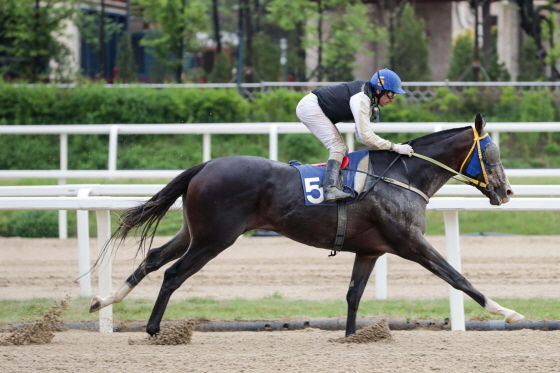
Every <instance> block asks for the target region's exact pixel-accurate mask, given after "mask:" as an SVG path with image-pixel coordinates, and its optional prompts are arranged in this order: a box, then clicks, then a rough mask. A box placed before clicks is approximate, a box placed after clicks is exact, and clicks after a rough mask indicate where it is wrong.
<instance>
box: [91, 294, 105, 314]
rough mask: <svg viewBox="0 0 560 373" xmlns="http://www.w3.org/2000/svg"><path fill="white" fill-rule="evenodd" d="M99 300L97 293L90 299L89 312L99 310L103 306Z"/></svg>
mask: <svg viewBox="0 0 560 373" xmlns="http://www.w3.org/2000/svg"><path fill="white" fill-rule="evenodd" d="M101 300H102V299H101V297H100V296H99V295H97V296H96V297H95V298H93V299H92V300H91V303H90V305H89V313H92V312H95V311H99V310H100V309H101V308H103V307H101Z"/></svg>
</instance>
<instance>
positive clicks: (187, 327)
mask: <svg viewBox="0 0 560 373" xmlns="http://www.w3.org/2000/svg"><path fill="white" fill-rule="evenodd" d="M194 325H195V320H194V319H187V320H182V321H179V322H176V323H173V324H171V325H169V326H168V327H166V328H165V329H163V330H162V331H161V332H160V333H159V334H157V335H155V336H153V337H152V336H148V337H146V338H144V339H140V340H133V339H129V340H128V344H129V345H182V344H188V343H191V338H192V335H193V331H194Z"/></svg>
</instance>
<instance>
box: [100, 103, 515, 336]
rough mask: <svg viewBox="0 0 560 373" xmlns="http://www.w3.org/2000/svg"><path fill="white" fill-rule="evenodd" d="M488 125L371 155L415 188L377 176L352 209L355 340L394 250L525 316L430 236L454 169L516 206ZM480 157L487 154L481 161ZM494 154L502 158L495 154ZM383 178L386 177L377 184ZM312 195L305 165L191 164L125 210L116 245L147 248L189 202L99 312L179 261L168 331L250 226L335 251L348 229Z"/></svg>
mask: <svg viewBox="0 0 560 373" xmlns="http://www.w3.org/2000/svg"><path fill="white" fill-rule="evenodd" d="M485 125H486V120H485V119H484V117H483V116H482V115H480V114H478V115H477V116H476V119H475V124H474V125H473V126H468V127H462V128H454V129H448V130H444V131H440V132H435V133H432V134H429V135H426V136H422V137H419V138H416V139H413V140H411V141H409V142H408V143H409V144H411V145H412V146H413V148H414V151H415V153H414V154H416V155H417V157H402V156H400V155H397V156H396V157H395V153H394V152H390V151H384V150H371V151H369V160H370V163H371V164H370V166H371V168H370V170H373V173H370V175H368V177H371V178H376V176H377V175H376V173H381V175H384V177H388V178H392V179H393V180H399V181H400V182H401V183H403V182H404V183H405V184H407V185H408V188H404V187H400V186H398V185H394V184H392V183H384V182H377V183H375V184H374V187H373V188H372V190H371V191H369V192H368V193H366V194H365V196H364V195H362V196H361V197H363V198H361V199H359V200H357V201H355V202H353V203H350V204H347V205H346V207H347V225H346V232H345V240H344V245H343V247H342V248H341V250H342V251H345V252H352V253H355V259H354V265H353V269H352V274H351V279H350V286H349V289H348V292H347V295H346V301H347V306H348V309H347V322H346V336H349V335H352V334H355V333H356V315H357V311H358V306H359V303H360V299H361V297H362V294H363V292H364V289H365V287H366V284H367V281H368V279H369V277H370V274H371V272H372V270H373V268H374V266H375V262H376V260H377V259H378V258H379V257H380V256H381V255H383V254H385V253H390V254H394V255H398V256H399V257H401V258H404V259H407V260H411V261H414V262H416V263H418V264H420V265H421V266H423V267H424V268H426V269H427V270H429V271H430V272H432V273H433V274H435V275H436V276H438V277H440V278H441V279H443V280H444V281H445V282H447V283H449V284H450V285H451V286H453V287H454V288H455V289H458V290H461V291H463V292H464V293H466V294H467V295H469V296H470V297H471V298H472V299H474V300H475V301H476V302H477V303H478V304H480V306H482V307H483V308H485V309H486V310H487V311H488V312H489V313H490V314H493V315H501V316H503V317H504V318H505V321H506V322H508V323H513V322H516V321H519V320H522V319H523V318H524V317H523V316H522V315H520V314H519V313H517V312H515V311H514V310H510V309H507V308H504V307H502V306H500V305H499V304H498V303H496V302H495V301H493V300H491V299H490V298H488V297H486V296H485V295H483V294H482V293H480V292H479V291H478V290H476V289H475V288H474V287H473V285H471V283H470V282H469V281H468V280H467V279H466V278H465V277H464V276H463V275H461V274H460V273H459V272H457V271H456V270H455V269H454V268H453V267H452V266H451V265H450V264H449V263H448V262H447V261H446V260H445V259H444V257H443V256H442V255H440V254H439V253H438V252H437V251H436V250H435V249H434V247H433V246H432V245H431V244H430V243H429V242H428V241H427V239H426V237H425V236H424V233H425V231H426V205H427V203H428V201H427V200H426V199H425V198H423V197H422V195H421V194H422V192H423V193H424V194H425V196H427V198H430V197H432V196H433V195H434V194H435V193H436V192H437V190H438V189H440V188H441V187H442V186H443V185H444V184H445V183H446V182H447V181H448V180H449V179H450V178H451V177H452V176H454V175H453V174H460V175H463V176H464V177H465V178H467V179H468V180H469V181H468V183H469V184H472V185H473V186H474V187H476V188H477V189H479V190H480V191H481V192H482V194H483V195H485V196H486V197H488V199H489V201H490V204H492V205H501V204H503V203H506V202H508V201H509V199H510V197H511V196H512V195H513V190H512V188H511V185H510V183H509V181H508V179H507V177H506V175H505V172H504V169H503V166H502V164H501V162H500V161H499V152H498V150H497V147H496V146H495V145H494V144H493V143H491V140H489V137H487V134H486V133H485V132H484V127H485ZM485 137H486V141H490V143H491V145H494V147H493V148H492V147H489V151H488V152H483V151H482V149H481V146H480V144H481V140H480V139H482V138H485ZM486 145H487V144H486ZM473 150H474V151H473ZM476 150H478V151H476ZM492 150H493V151H492ZM477 153H478V156H479V157H478V158H480V159H476V154H477ZM486 153H489V154H486ZM483 155H484V159H483ZM486 155H489V156H488V158H492V159H493V161H492V160H487V159H486ZM420 157H422V158H424V159H422V158H420ZM398 159H400V161H397V160H398ZM426 160H430V162H427V161H426ZM479 162H480V163H479ZM488 162H490V163H488ZM465 164H469V165H473V164H474V165H475V166H476V167H478V168H479V170H480V171H481V172H480V174H479V175H471V176H472V177H467V176H465V175H464V174H461V172H459V171H462V169H463V168H464V166H465ZM476 167H475V168H476ZM379 179H382V177H378V178H376V181H379ZM412 189H416V190H417V191H420V193H414V192H413V191H411V190H412ZM302 196H303V195H302V183H301V179H300V176H299V173H298V170H297V169H296V168H294V167H292V166H290V165H288V164H284V163H281V162H277V161H272V160H268V159H265V158H260V157H253V156H231V157H223V158H218V159H213V160H210V161H208V162H205V163H202V164H199V165H197V166H194V167H192V168H189V169H187V170H186V171H184V172H182V173H181V174H180V175H178V176H177V177H175V178H174V179H173V180H172V181H171V182H169V184H167V185H166V186H165V187H164V188H163V189H162V190H161V191H159V192H158V193H157V194H155V195H154V196H153V197H151V199H149V200H148V201H147V202H145V203H143V204H140V205H138V206H136V207H132V208H130V209H128V210H126V211H124V212H123V214H122V215H121V218H120V223H119V225H118V227H117V229H116V231H115V232H114V233H113V235H112V237H111V239H110V240H109V241H108V243H107V244H109V242H111V241H114V240H117V239H119V238H120V239H121V240H124V239H125V238H126V236H127V235H128V234H129V233H130V232H131V231H132V230H135V231H137V233H139V248H138V251H140V248H141V247H144V246H148V245H151V241H150V239H151V240H153V237H154V235H155V230H156V229H157V225H158V223H159V222H160V221H161V219H162V218H163V217H164V215H165V214H166V212H167V211H168V209H169V208H170V207H171V206H172V205H173V203H174V202H175V201H176V200H177V199H178V198H179V197H182V202H183V218H184V223H183V225H182V227H181V229H180V230H179V231H178V233H177V234H176V235H175V236H174V237H173V238H171V240H169V241H168V242H167V243H165V244H164V245H163V246H161V247H157V248H151V249H150V250H149V251H148V252H147V254H146V255H145V256H144V258H143V260H142V262H141V263H140V265H139V266H138V267H137V268H136V269H135V270H134V272H133V273H132V274H131V275H130V276H129V277H128V278H127V279H126V281H125V282H124V283H123V284H122V285H120V287H119V288H118V289H117V290H116V291H114V292H110V293H109V295H107V296H106V297H105V298H101V297H100V296H96V297H94V298H93V299H92V301H91V304H90V312H95V311H98V310H100V309H101V308H103V307H106V306H108V305H110V304H114V303H118V302H120V301H122V300H123V299H124V298H125V297H126V295H127V294H129V293H130V291H132V289H133V288H134V287H135V286H136V285H138V283H139V282H140V281H141V280H142V279H143V278H144V277H145V276H146V275H147V274H149V273H151V272H153V271H156V270H157V269H159V268H161V267H162V266H163V265H165V264H166V263H169V262H170V261H172V260H176V262H175V263H173V265H171V266H170V267H169V268H168V269H167V270H166V271H165V274H164V280H163V283H162V285H161V288H160V291H159V295H158V297H157V300H156V302H155V304H154V307H153V310H152V313H151V316H150V318H149V320H148V324H147V327H146V331H147V333H148V334H150V335H152V336H153V335H156V334H158V333H159V332H160V323H161V319H162V317H163V314H164V312H165V309H166V307H167V304H168V302H169V299H170V297H171V295H172V294H173V292H174V291H175V290H177V289H178V288H179V287H180V286H181V285H182V284H183V283H184V282H185V281H186V280H187V279H188V278H189V277H191V276H192V275H194V274H195V273H197V272H198V271H199V270H200V269H201V268H203V267H204V266H205V265H206V264H207V263H208V262H209V261H210V260H211V259H213V258H215V257H216V256H217V255H218V254H220V253H221V252H222V251H224V250H225V249H227V248H228V247H230V246H231V245H232V244H233V243H234V242H235V241H236V240H237V238H239V236H240V235H242V234H243V233H245V232H248V231H250V230H254V229H263V230H269V231H274V232H277V233H279V234H280V235H283V236H285V237H288V238H290V239H292V240H294V241H297V242H300V243H303V244H305V245H308V246H314V247H317V248H321V249H332V248H333V243H334V242H335V236H336V235H337V227H338V209H337V206H336V205H333V206H306V205H305V203H304V200H303V198H302ZM137 255H138V253H137Z"/></svg>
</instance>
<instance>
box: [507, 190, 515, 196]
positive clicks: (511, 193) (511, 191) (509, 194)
mask: <svg viewBox="0 0 560 373" xmlns="http://www.w3.org/2000/svg"><path fill="white" fill-rule="evenodd" d="M513 194H514V193H513V190H511V189H508V190H506V195H507V196H508V197H511V196H513Z"/></svg>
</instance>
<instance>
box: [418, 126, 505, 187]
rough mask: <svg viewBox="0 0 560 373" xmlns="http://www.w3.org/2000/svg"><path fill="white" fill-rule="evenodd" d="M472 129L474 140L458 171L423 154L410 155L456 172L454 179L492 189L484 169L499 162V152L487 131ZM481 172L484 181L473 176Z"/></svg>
mask: <svg viewBox="0 0 560 373" xmlns="http://www.w3.org/2000/svg"><path fill="white" fill-rule="evenodd" d="M472 129H473V136H474V142H473V145H472V147H471V150H470V151H469V153H468V154H467V156H466V157H465V160H464V161H463V163H462V164H461V168H460V169H459V172H457V171H455V170H454V169H452V168H451V167H448V166H446V165H444V164H443V163H441V162H439V161H436V160H435V159H432V158H430V157H427V156H425V155H422V154H418V153H412V155H413V156H415V157H417V158H420V159H423V160H425V161H428V162H431V163H433V164H435V165H438V166H440V167H441V168H444V169H446V170H447V171H451V172H453V173H454V174H456V175H455V176H453V178H454V179H455V180H458V181H460V182H462V183H465V184H468V185H476V186H480V187H482V188H485V189H486V190H488V191H490V190H493V189H494V187H493V186H492V184H490V180H489V179H488V174H487V173H486V170H490V169H492V168H494V167H495V166H496V165H497V164H498V163H499V152H498V151H497V146H496V144H494V143H493V142H492V139H491V138H490V136H489V135H488V133H487V134H485V135H483V136H479V135H478V132H477V131H476V128H475V127H474V126H472ZM473 151H474V154H473ZM486 153H488V155H489V156H485V155H486ZM471 155H472V157H471ZM469 158H470V162H469V163H468V165H467V170H466V171H465V174H463V168H465V164H466V163H467V161H468V160H469ZM477 160H478V162H477ZM481 172H482V174H483V176H484V182H482V181H479V180H476V179H474V177H476V176H478V175H479V174H480V173H481Z"/></svg>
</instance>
